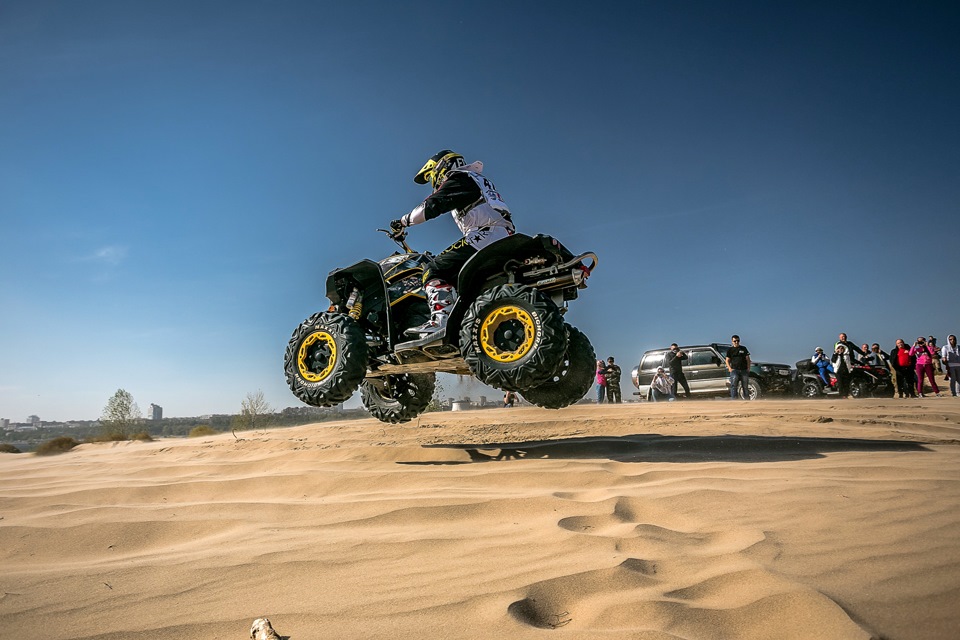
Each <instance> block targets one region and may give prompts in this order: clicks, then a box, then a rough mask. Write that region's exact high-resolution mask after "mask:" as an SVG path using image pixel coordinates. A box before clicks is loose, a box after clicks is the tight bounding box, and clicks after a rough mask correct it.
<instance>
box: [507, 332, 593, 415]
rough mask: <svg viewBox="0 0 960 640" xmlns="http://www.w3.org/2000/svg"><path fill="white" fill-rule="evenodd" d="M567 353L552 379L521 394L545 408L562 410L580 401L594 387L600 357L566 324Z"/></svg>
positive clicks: (586, 339) (586, 341) (585, 340)
mask: <svg viewBox="0 0 960 640" xmlns="http://www.w3.org/2000/svg"><path fill="white" fill-rule="evenodd" d="M566 328H567V334H568V335H569V336H570V337H569V339H568V341H567V353H566V355H565V356H564V358H563V361H562V362H561V363H560V367H559V369H557V372H556V373H554V374H553V377H552V378H551V379H549V380H547V381H546V382H544V383H543V384H541V385H538V386H536V387H533V388H532V389H527V390H526V391H524V392H522V393H521V394H520V395H522V396H523V397H524V399H526V400H527V401H528V402H531V403H533V404H535V405H537V406H539V407H544V408H546V409H562V408H563V407H568V406H570V405H571V404H575V403H577V402H579V401H580V400H581V399H582V398H583V397H584V396H585V395H587V392H588V391H590V387H592V386H593V380H594V374H595V372H596V368H595V367H596V362H597V354H596V352H595V351H594V350H593V345H592V344H590V340H589V339H588V338H587V336H585V335H584V334H583V332H581V331H580V330H579V329H577V328H576V327H572V326H570V325H566Z"/></svg>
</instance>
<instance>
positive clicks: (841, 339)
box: [833, 333, 867, 361]
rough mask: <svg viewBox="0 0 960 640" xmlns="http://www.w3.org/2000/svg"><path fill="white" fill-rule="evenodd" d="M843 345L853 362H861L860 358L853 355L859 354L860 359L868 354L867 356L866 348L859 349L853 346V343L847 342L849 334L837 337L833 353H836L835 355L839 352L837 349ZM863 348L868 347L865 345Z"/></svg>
mask: <svg viewBox="0 0 960 640" xmlns="http://www.w3.org/2000/svg"><path fill="white" fill-rule="evenodd" d="M841 344H842V345H843V347H844V349H846V351H847V355H848V356H850V360H851V361H854V360H857V361H858V360H859V358H858V357H857V356H855V355H853V354H855V353H856V354H859V355H860V357H863V356H865V355H867V354H866V349H865V348H864V349H861V348H860V347H858V346H857V345H855V344H853V343H852V342H850V341H849V340H847V334H845V333H841V334H840V335H839V336H838V337H837V341H836V343H834V345H833V352H834V353H836V352H837V347H839V346H840V345H841ZM863 346H864V347H866V346H867V345H863Z"/></svg>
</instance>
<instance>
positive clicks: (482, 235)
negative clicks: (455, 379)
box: [390, 149, 515, 338]
mask: <svg viewBox="0 0 960 640" xmlns="http://www.w3.org/2000/svg"><path fill="white" fill-rule="evenodd" d="M481 171H483V163H482V162H480V161H476V162H472V163H470V164H465V163H464V161H463V156H461V155H460V154H459V153H454V152H453V151H450V150H449V149H444V150H443V151H439V152H437V153H435V154H434V155H433V156H432V157H431V158H430V159H429V160H427V162H426V164H424V165H423V167H421V168H420V171H418V172H417V175H416V176H415V177H414V178H413V181H414V182H415V183H417V184H427V183H428V182H429V183H430V185H431V186H432V187H433V193H432V194H431V195H429V196H427V198H426V199H425V200H424V201H423V202H421V203H420V204H419V205H417V206H416V207H414V209H413V211H411V212H410V213H408V214H406V215H404V216H403V217H401V218H400V219H399V220H393V221H391V222H390V230H391V231H392V232H393V236H394V237H400V236H401V235H402V234H403V233H405V229H406V228H407V227H411V226H413V225H416V224H421V223H423V222H426V221H427V220H433V219H434V218H436V217H439V216H441V215H443V214H444V213H448V212H449V213H451V214H452V215H453V220H454V221H455V222H456V223H457V226H458V227H459V228H460V232H461V233H462V234H463V237H462V238H460V239H459V240H457V241H456V242H454V243H453V244H452V245H450V246H449V247H447V248H446V249H444V250H443V251H442V252H440V254H439V255H438V256H436V257H435V258H434V259H433V262H432V264H430V265H429V267H428V268H427V269H425V270H424V273H423V290H424V293H425V294H426V295H427V304H429V305H430V319H429V320H428V321H427V322H425V323H423V324H422V325H420V326H419V327H411V328H410V329H407V330H406V331H405V333H407V334H409V335H413V336H416V335H419V336H420V337H421V338H422V337H425V336H427V335H430V334H434V333H438V332H440V331H443V330H444V329H445V328H446V326H447V318H448V317H449V315H450V307H451V306H452V305H453V303H454V302H456V300H457V292H456V289H454V286H453V285H454V284H456V282H457V276H458V275H459V273H460V269H461V268H462V267H463V265H464V263H465V262H466V261H467V260H468V259H469V258H470V256H472V255H473V254H475V253H476V252H477V251H478V250H480V249H482V248H483V247H485V246H487V245H488V244H490V243H492V242H495V241H496V240H500V239H502V238H506V237H507V236H512V235H513V234H514V233H515V228H514V226H513V219H512V218H511V214H510V209H509V208H508V207H507V205H506V203H504V201H503V199H502V198H501V197H500V193H499V192H497V189H496V187H495V186H494V185H493V183H492V182H491V181H490V179H489V178H486V177H485V176H484V175H483V174H482V173H480V172H481Z"/></svg>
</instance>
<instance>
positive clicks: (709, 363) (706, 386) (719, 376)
mask: <svg viewBox="0 0 960 640" xmlns="http://www.w3.org/2000/svg"><path fill="white" fill-rule="evenodd" d="M730 348H731V345H729V344H721V343H716V342H712V343H710V344H696V345H692V346H688V347H680V349H681V350H682V351H683V352H684V353H686V354H687V359H686V360H684V361H683V374H684V375H685V376H686V378H687V383H688V384H689V385H690V393H691V394H694V395H728V396H729V395H730V372H729V371H727V364H726V353H727V350H728V349H730ZM668 351H670V348H669V347H665V348H663V349H652V350H650V351H647V352H645V353H644V354H643V358H641V359H640V364H639V365H638V366H637V368H635V369H634V370H633V372H632V373H631V377H632V378H633V386H635V387H637V389H638V391H635V392H634V395H638V396H641V397H643V398H645V399H647V400H650V399H651V395H650V382H651V381H652V380H653V374H655V373H656V372H657V367H663V368H664V369H666V368H667V367H666V366H665V365H664V364H663V357H664V356H665V355H666V354H667V352H668ZM792 379H793V371H792V370H791V369H790V365H787V364H771V363H768V362H752V361H751V363H750V380H749V381H748V382H747V387H748V389H749V392H750V399H751V400H756V399H757V398H759V397H761V396H763V395H764V394H769V393H784V392H789V391H790V387H791V384H792ZM678 391H680V392H682V391H683V388H682V387H680V388H679V389H678Z"/></svg>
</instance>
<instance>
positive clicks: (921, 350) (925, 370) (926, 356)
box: [910, 336, 940, 398]
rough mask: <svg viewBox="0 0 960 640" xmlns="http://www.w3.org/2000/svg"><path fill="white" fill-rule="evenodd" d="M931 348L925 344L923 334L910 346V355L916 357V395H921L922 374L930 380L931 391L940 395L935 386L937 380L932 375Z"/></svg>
mask: <svg viewBox="0 0 960 640" xmlns="http://www.w3.org/2000/svg"><path fill="white" fill-rule="evenodd" d="M933 351H934V350H933V348H931V347H930V345H928V344H927V341H926V339H924V337H923V336H920V337H919V338H917V341H916V342H914V343H913V346H912V347H910V355H912V356H914V357H915V358H916V359H917V395H918V396H920V397H921V398H922V397H923V376H927V379H928V380H930V386H931V387H932V388H933V392H934V393H935V394H937V396H938V397H939V396H940V389H939V388H938V387H937V381H936V379H935V378H934V377H933Z"/></svg>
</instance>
